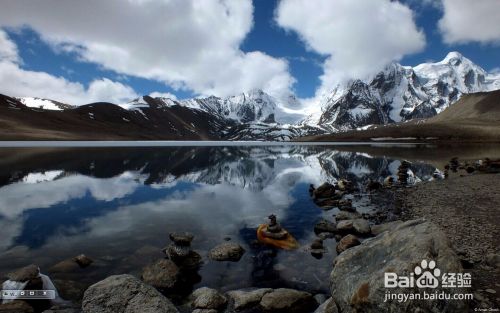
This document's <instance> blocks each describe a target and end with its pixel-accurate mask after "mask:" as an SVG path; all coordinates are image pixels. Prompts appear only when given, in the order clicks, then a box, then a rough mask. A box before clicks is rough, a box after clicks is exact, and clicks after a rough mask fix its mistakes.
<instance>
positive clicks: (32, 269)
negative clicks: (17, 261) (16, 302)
mask: <svg viewBox="0 0 500 313" xmlns="http://www.w3.org/2000/svg"><path fill="white" fill-rule="evenodd" d="M38 274H40V270H39V269H38V266H36V265H34V264H31V265H28V266H25V267H23V268H20V269H18V270H16V271H14V272H12V273H8V274H7V278H8V279H9V280H12V281H19V282H24V281H28V280H33V279H35V278H37V277H38Z"/></svg>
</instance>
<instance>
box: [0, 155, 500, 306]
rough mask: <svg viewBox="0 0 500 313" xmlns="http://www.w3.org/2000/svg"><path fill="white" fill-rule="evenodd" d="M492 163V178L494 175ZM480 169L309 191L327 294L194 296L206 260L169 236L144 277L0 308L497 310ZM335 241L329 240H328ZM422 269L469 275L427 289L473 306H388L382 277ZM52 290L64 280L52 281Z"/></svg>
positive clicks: (281, 291) (492, 203)
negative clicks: (454, 284)
mask: <svg viewBox="0 0 500 313" xmlns="http://www.w3.org/2000/svg"><path fill="white" fill-rule="evenodd" d="M487 162H489V160H488V161H487ZM495 164H496V163H495ZM490 165H491V164H490ZM495 166H496V165H495ZM495 166H493V169H494V171H493V172H495V171H496V170H497V169H498V168H496V167H495ZM489 169H491V166H490V168H489ZM485 172H489V171H485V162H483V163H468V162H465V163H464V162H459V161H458V160H456V159H452V160H451V161H450V163H449V164H448V165H446V167H445V168H444V171H443V172H439V171H438V172H436V173H435V175H434V176H435V181H432V182H424V183H419V184H416V185H413V186H407V184H408V182H409V181H411V179H412V176H411V174H412V172H411V163H408V162H402V164H401V166H400V168H399V171H398V175H397V179H389V178H386V179H384V180H383V181H381V182H378V181H369V183H368V185H367V186H366V187H364V190H362V191H360V190H359V189H358V187H356V186H353V185H352V184H351V183H350V182H348V181H346V180H339V181H338V182H336V183H334V184H324V185H322V186H319V187H318V188H315V187H314V186H311V187H310V190H309V191H310V194H311V198H312V201H314V202H315V203H316V204H317V205H318V206H319V207H321V208H323V209H325V210H329V209H331V208H333V207H336V208H338V209H339V211H338V212H337V213H336V214H335V215H334V219H333V220H329V219H322V220H320V221H318V223H317V224H316V226H315V228H314V232H315V233H316V235H317V237H318V239H316V240H314V241H313V242H312V243H311V244H310V246H309V247H307V248H306V249H307V251H309V252H310V253H311V254H312V255H313V256H314V257H318V258H320V257H323V253H324V251H326V249H328V248H329V247H331V243H332V242H335V246H334V248H335V250H336V251H337V256H336V257H335V259H334V260H333V264H332V272H331V274H330V277H329V278H327V277H325V278H324V279H325V280H329V281H330V294H329V295H324V294H316V295H313V294H311V293H308V292H304V291H301V290H294V289H288V288H276V289H271V288H247V289H240V290H231V291H228V292H221V291H219V290H215V289H212V288H207V287H201V288H198V289H196V290H193V286H194V285H195V284H197V283H198V282H199V276H198V275H197V269H198V268H199V267H200V266H201V265H202V264H203V256H201V255H200V254H198V253H197V252H196V251H193V250H192V249H191V241H192V240H193V239H194V236H193V235H192V234H189V233H172V234H170V241H171V243H170V244H169V245H168V246H167V247H166V248H165V249H164V250H163V251H164V253H165V255H166V257H165V258H163V259H159V260H156V261H154V262H152V263H151V264H149V265H148V266H146V267H145V268H144V269H143V271H142V275H141V277H135V276H132V275H128V274H122V275H113V276H109V277H107V278H106V279H104V280H101V281H99V282H97V283H95V284H93V285H91V286H90V287H88V286H86V287H85V289H84V290H85V291H84V293H83V290H82V295H81V298H80V299H78V300H76V301H75V302H74V303H70V302H67V301H62V299H61V301H55V302H52V303H48V302H47V301H46V302H44V303H34V302H25V301H21V300H14V301H12V302H9V303H4V304H1V305H0V313H2V312H44V313H56V312H58V313H76V312H86V313H91V312H92V313H93V312H172V313H174V312H181V313H183V312H196V313H217V312H225V313H233V312H243V313H252V312H255V313H257V312H265V313H274V312H277V313H280V312H287V313H288V312H292V313H294V312H296V313H300V312H304V313H307V312H315V313H332V312H468V311H469V310H473V309H495V308H498V307H499V298H498V292H499V287H500V286H499V284H498V282H499V281H500V280H499V277H500V276H499V271H500V255H499V254H498V246H499V242H498V239H497V238H499V236H498V235H499V230H498V226H497V225H498V224H499V221H500V218H499V208H500V180H498V178H499V174H498V173H488V174H485ZM360 192H363V193H368V194H369V197H370V199H371V201H372V202H375V203H377V204H378V205H377V207H378V208H379V209H378V210H377V211H376V212H373V213H370V214H367V213H360V212H357V210H356V208H355V207H354V206H353V203H352V201H350V200H349V198H346V197H345V196H346V195H349V194H351V195H352V194H356V193H360ZM333 238H334V239H335V240H328V239H333ZM244 253H246V251H245V250H244V249H243V248H242V247H241V246H240V245H238V244H237V243H236V242H223V243H221V244H220V245H217V246H216V247H213V249H211V250H210V251H209V252H208V256H207V257H208V258H209V259H211V260H213V261H216V262H238V261H239V259H240V258H241V257H242V255H243V254H244ZM421 262H422V263H421ZM424 262H425V266H424ZM92 263H93V262H92V260H91V259H90V258H88V257H86V256H85V255H80V256H77V257H75V258H72V259H69V260H65V261H62V262H60V263H58V264H57V265H56V266H54V268H56V269H59V270H64V271H67V270H69V271H71V270H72V269H74V270H85V268H86V267H88V266H92ZM427 264H433V266H436V267H437V268H438V269H439V271H440V273H457V274H460V275H465V274H467V275H469V274H470V275H471V277H472V285H471V287H463V288H452V289H450V288H445V287H442V286H438V287H437V288H435V289H432V291H433V292H438V293H447V294H449V295H450V296H454V295H459V294H461V293H472V294H473V295H474V298H473V300H465V299H460V300H449V299H439V298H436V299H430V300H425V301H418V300H414V301H406V302H405V301H398V300H397V299H392V300H390V301H387V294H388V289H387V288H386V287H385V286H384V274H385V273H388V272H391V273H398V274H399V275H410V274H411V275H414V274H413V273H414V272H415V273H417V271H416V268H417V267H418V268H420V270H423V271H424V272H425V271H426V267H427ZM432 269H433V268H432V267H431V268H430V269H429V270H428V272H429V273H430V272H431V270H432ZM434 273H436V272H434ZM42 275H43V274H41V273H40V270H39V269H38V267H37V266H35V265H32V266H29V267H26V268H23V269H20V270H18V271H16V272H14V273H10V274H9V275H8V277H7V278H8V279H9V281H11V282H21V283H22V282H26V284H27V286H30V285H31V286H35V285H36V284H38V285H36V286H38V287H40V286H39V285H40V284H41V283H43V282H42V281H41V280H40V277H41V276H42ZM417 275H418V274H417ZM44 286H45V285H44ZM56 286H58V287H59V286H61V284H58V283H56ZM87 287H88V288H87ZM26 290H27V289H26ZM64 291H66V290H64ZM390 291H391V292H396V291H398V292H403V293H404V292H406V293H409V292H411V293H414V294H419V295H423V293H424V292H425V291H428V290H425V289H424V290H422V289H419V288H417V287H416V286H410V287H409V289H407V288H403V287H401V286H398V288H396V289H391V290H390Z"/></svg>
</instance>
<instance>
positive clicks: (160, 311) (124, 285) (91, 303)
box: [82, 275, 178, 313]
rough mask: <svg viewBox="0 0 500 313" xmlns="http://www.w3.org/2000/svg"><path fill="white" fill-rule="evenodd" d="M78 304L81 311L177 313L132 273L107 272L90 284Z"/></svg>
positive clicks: (101, 312) (167, 301)
mask: <svg viewBox="0 0 500 313" xmlns="http://www.w3.org/2000/svg"><path fill="white" fill-rule="evenodd" d="M82 308H83V312H85V313H95V312H100V313H136V312H137V313H178V311H177V309H176V308H175V306H174V305H173V304H172V303H171V302H170V301H169V300H168V299H167V298H165V297H164V296H163V295H162V294H161V293H159V292H158V291H157V290H156V289H155V288H153V287H151V286H149V285H146V284H145V283H143V282H142V281H140V280H139V279H137V278H135V277H134V276H132V275H114V276H110V277H108V278H106V279H104V280H102V281H100V282H98V283H96V284H94V285H92V286H90V287H89V288H88V289H87V290H86V291H85V294H84V295H83V301H82Z"/></svg>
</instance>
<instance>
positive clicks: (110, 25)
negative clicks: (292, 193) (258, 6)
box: [0, 0, 294, 96]
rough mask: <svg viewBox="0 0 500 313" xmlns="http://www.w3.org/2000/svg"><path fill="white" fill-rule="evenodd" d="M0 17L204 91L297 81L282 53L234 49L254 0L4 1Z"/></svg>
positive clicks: (280, 88)
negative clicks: (274, 55) (277, 56)
mask: <svg viewBox="0 0 500 313" xmlns="http://www.w3.org/2000/svg"><path fill="white" fill-rule="evenodd" d="M0 21H1V22H0V25H1V26H8V27H14V28H16V27H23V26H28V27H31V28H32V29H34V30H35V31H36V32H38V33H39V34H40V35H41V37H42V39H43V40H45V41H46V42H48V43H49V44H51V45H52V46H53V47H54V48H56V50H57V51H71V52H72V53H75V54H76V55H77V56H78V57H79V58H80V59H81V60H83V61H87V62H92V63H96V64H99V65H100V66H102V67H103V68H106V69H109V70H113V71H115V72H117V73H119V74H126V75H133V76H137V77H142V78H146V79H153V80H157V81H161V82H165V83H166V84H168V85H171V86H174V87H176V88H184V89H190V90H193V91H194V92H195V93H198V94H202V95H208V94H216V95H219V96H228V95H232V94H234V93H236V92H241V91H245V90H249V89H252V88H262V89H264V90H266V91H269V92H271V93H273V94H274V95H282V94H285V93H288V92H289V90H290V88H291V86H292V84H293V82H294V79H293V77H292V76H291V75H290V74H289V71H288V63H287V61H286V60H285V59H278V58H273V57H271V56H269V55H266V54H264V53H261V52H250V53H245V52H243V51H241V50H240V49H239V45H240V44H241V43H242V41H243V40H244V38H245V37H246V35H247V34H248V32H249V31H250V30H251V28H252V25H253V6H252V2H251V0H240V1H231V0H128V1H123V0H108V1H101V0H89V1H78V0H67V1H58V0H47V1H30V0H16V1H11V0H8V1H6V2H4V3H3V4H2V11H1V12H0Z"/></svg>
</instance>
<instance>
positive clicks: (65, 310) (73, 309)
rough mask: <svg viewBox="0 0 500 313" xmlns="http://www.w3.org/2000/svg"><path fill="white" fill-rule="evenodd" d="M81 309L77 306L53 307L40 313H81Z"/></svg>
mask: <svg viewBox="0 0 500 313" xmlns="http://www.w3.org/2000/svg"><path fill="white" fill-rule="evenodd" d="M81 312H82V309H81V308H80V307H78V306H77V305H54V306H52V307H51V308H50V309H48V310H45V311H43V312H42V313H81Z"/></svg>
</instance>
